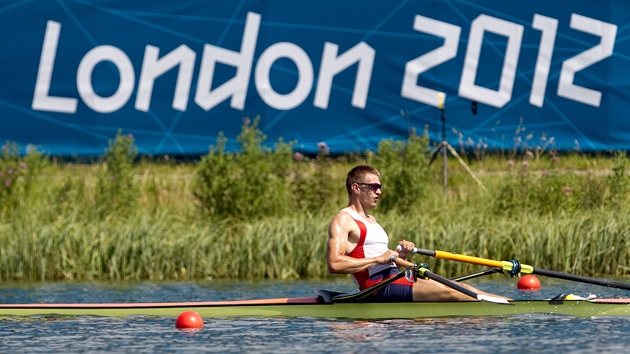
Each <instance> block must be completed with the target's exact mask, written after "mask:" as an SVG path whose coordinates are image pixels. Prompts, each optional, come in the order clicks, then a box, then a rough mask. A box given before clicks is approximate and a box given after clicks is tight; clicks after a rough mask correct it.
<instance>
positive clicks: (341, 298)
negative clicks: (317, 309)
mask: <svg viewBox="0 0 630 354" xmlns="http://www.w3.org/2000/svg"><path fill="white" fill-rule="evenodd" d="M408 271H409V269H406V270H404V271H402V272H400V273H398V274H396V275H395V276H394V277H392V278H389V279H386V280H384V281H382V282H380V283H378V284H376V285H374V286H372V287H369V288H367V289H365V290H362V291H360V292H358V293H353V294H345V293H333V292H329V291H325V290H317V291H316V293H317V294H318V295H322V296H323V295H326V296H325V297H326V298H327V299H328V300H327V301H334V302H360V301H363V300H365V299H366V298H368V297H370V296H372V295H374V294H375V293H376V292H377V291H379V290H381V289H383V288H384V287H386V286H387V285H388V284H391V283H393V282H395V281H396V280H398V279H400V278H402V277H404V276H405V275H407V273H408ZM501 272H502V270H500V269H497V268H488V269H485V270H482V271H479V272H475V273H471V274H466V275H460V276H459V277H455V278H451V279H450V280H451V281H462V280H468V279H472V278H476V277H480V276H483V275H488V274H494V273H501ZM324 292H325V293H324Z"/></svg>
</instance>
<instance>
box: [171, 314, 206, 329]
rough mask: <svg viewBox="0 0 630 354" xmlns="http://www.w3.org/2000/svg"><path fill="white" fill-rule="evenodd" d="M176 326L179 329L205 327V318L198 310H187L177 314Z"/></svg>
mask: <svg viewBox="0 0 630 354" xmlns="http://www.w3.org/2000/svg"><path fill="white" fill-rule="evenodd" d="M175 327H177V328H179V329H198V328H203V319H201V316H199V314H198V313H196V312H193V311H185V312H182V313H181V314H179V316H177V321H176V322H175Z"/></svg>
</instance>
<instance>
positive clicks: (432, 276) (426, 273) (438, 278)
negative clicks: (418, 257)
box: [396, 258, 510, 305]
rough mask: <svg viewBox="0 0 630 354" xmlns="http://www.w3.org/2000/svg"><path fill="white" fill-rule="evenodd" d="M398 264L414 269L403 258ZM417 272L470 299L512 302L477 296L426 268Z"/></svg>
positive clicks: (399, 259) (493, 297)
mask: <svg viewBox="0 0 630 354" xmlns="http://www.w3.org/2000/svg"><path fill="white" fill-rule="evenodd" d="M396 264H398V265H399V266H403V267H413V266H414V265H413V263H411V262H408V261H406V260H404V259H401V258H397V259H396ZM416 271H417V272H418V275H419V276H421V277H424V278H428V279H431V280H434V281H436V282H438V283H441V284H443V285H446V286H448V287H449V288H451V289H453V290H456V291H459V292H460V293H462V294H465V295H468V296H470V297H472V298H473V299H477V300H479V301H486V302H491V303H494V304H506V305H510V302H509V301H507V300H506V299H503V298H499V297H495V296H490V295H483V294H477V293H476V292H475V291H473V290H470V289H468V288H466V287H463V286H461V285H459V284H457V283H456V282H454V281H451V280H448V279H446V278H444V277H441V276H439V275H437V274H435V273H433V272H431V271H430V270H428V269H426V268H424V267H418V268H416Z"/></svg>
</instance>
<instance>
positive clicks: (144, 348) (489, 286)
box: [0, 277, 630, 354]
mask: <svg viewBox="0 0 630 354" xmlns="http://www.w3.org/2000/svg"><path fill="white" fill-rule="evenodd" d="M541 282H542V283H543V289H542V290H541V291H537V292H527V293H524V292H520V291H518V290H516V280H515V279H509V278H502V277H498V278H491V279H485V280H483V279H482V280H478V281H475V282H472V284H473V285H475V286H477V287H479V288H481V289H482V290H485V291H489V292H493V293H499V294H503V295H506V296H509V297H512V298H515V299H534V298H551V297H553V296H555V295H557V294H559V293H569V292H570V293H574V294H578V295H581V296H586V295H588V294H589V293H595V294H597V295H598V296H599V297H627V296H628V294H627V291H621V290H616V289H607V288H602V287H593V286H589V285H586V284H576V283H570V282H566V281H554V280H547V279H544V280H543V279H541ZM317 288H324V289H328V290H334V291H352V289H353V286H352V283H351V281H349V279H345V278H342V279H337V280H334V281H286V282H269V281H265V282H234V281H201V282H136V283H132V282H121V283H103V282H100V283H32V284H26V285H22V284H3V285H1V286H0V301H1V302H12V303H26V302H45V303H54V302H130V301H138V302H145V301H208V300H227V299H252V298H271V297H302V296H312V294H313V289H317ZM497 306H501V305H497ZM0 333H1V338H2V339H1V341H2V351H3V352H22V353H23V352H134V353H135V352H140V353H141V352H147V353H154V352H174V351H177V352H221V353H225V352H267V353H296V352H300V353H301V352H307V353H308V352H310V353H401V352H431V353H452V352H456V353H480V352H517V353H530V352H536V353H554V354H555V353H558V352H562V353H571V352H579V353H608V352H624V351H627V348H629V347H630V318H587V319H582V318H573V317H566V316H545V315H535V316H516V317H508V318H494V317H483V318H435V319H418V320H380V321H352V320H337V319H330V320H322V319H312V318H240V319H205V327H204V328H203V329H201V330H199V331H195V332H183V331H180V330H177V329H176V328H175V318H170V317H164V318H152V317H129V318H96V317H72V318H54V319H52V318H29V319H27V320H24V319H22V320H17V319H5V320H2V321H0Z"/></svg>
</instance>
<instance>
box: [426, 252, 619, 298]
mask: <svg viewBox="0 0 630 354" xmlns="http://www.w3.org/2000/svg"><path fill="white" fill-rule="evenodd" d="M414 253H417V254H422V255H425V256H429V257H434V258H439V259H448V260H452V261H458V262H465V263H470V264H477V265H483V266H487V267H494V268H500V269H502V270H503V271H505V272H508V273H510V274H512V275H517V274H521V273H523V274H538V275H543V276H546V277H552V278H558V279H565V280H571V281H577V282H581V283H587V284H594V285H601V286H606V287H609V288H617V289H624V290H630V284H627V283H619V282H615V281H612V280H608V279H604V278H591V277H585V276H582V275H573V274H567V273H562V272H556V271H554V270H546V269H541V268H534V267H532V266H530V265H527V264H522V263H520V262H518V261H516V260H512V261H495V260H491V259H486V258H479V257H473V256H466V255H461V254H457V253H453V252H446V251H438V250H425V249H414Z"/></svg>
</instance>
